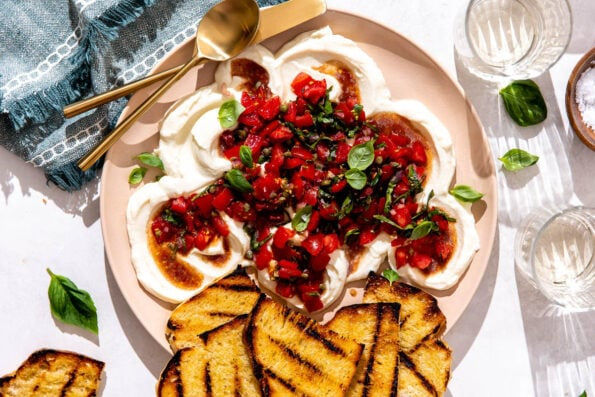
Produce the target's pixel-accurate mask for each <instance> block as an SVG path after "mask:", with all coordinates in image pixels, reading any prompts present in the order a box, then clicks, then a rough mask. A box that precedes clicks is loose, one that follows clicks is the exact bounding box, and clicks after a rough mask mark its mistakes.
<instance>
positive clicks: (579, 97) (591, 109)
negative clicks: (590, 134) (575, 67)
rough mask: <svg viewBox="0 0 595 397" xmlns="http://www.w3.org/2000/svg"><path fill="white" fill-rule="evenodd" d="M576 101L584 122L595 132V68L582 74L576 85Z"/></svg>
mask: <svg viewBox="0 0 595 397" xmlns="http://www.w3.org/2000/svg"><path fill="white" fill-rule="evenodd" d="M575 100H576V103H577V104H578V110H579V111H580V112H581V117H582V118H583V122H584V123H585V124H587V125H588V126H589V127H591V129H592V130H595V67H590V68H589V69H587V70H585V71H584V72H583V74H581V77H580V78H579V79H578V81H577V83H576V96H575Z"/></svg>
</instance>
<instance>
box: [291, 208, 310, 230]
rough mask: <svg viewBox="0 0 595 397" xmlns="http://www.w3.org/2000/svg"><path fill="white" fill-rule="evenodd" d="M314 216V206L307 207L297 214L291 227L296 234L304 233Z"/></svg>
mask: <svg viewBox="0 0 595 397" xmlns="http://www.w3.org/2000/svg"><path fill="white" fill-rule="evenodd" d="M311 216H312V206H310V205H306V206H304V207H302V208H300V209H299V210H297V212H296V213H295V215H294V216H293V219H292V220H291V226H292V227H293V229H294V230H295V231H296V232H303V231H304V230H306V228H307V227H308V223H310V217H311Z"/></svg>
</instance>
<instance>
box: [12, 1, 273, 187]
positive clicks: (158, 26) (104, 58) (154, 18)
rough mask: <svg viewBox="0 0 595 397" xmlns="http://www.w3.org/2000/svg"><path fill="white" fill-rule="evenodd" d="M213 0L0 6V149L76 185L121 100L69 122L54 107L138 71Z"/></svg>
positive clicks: (190, 31)
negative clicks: (82, 165) (85, 158)
mask: <svg viewBox="0 0 595 397" xmlns="http://www.w3.org/2000/svg"><path fill="white" fill-rule="evenodd" d="M283 1H284V0H257V3H258V4H259V6H261V7H262V6H267V5H274V4H277V3H281V2H283ZM217 2H218V0H175V1H174V0H45V1H43V2H38V1H32V0H2V13H0V145H2V146H4V147H5V148H7V149H8V150H10V151H11V152H13V153H15V154H16V155H18V156H19V157H21V158H22V159H24V160H25V161H27V162H29V163H32V164H33V165H34V166H36V167H41V168H43V170H44V171H45V173H46V176H47V178H48V180H49V181H51V182H53V183H55V184H56V185H58V186H59V187H60V188H62V189H65V190H69V191H72V190H76V189H80V188H81V187H82V186H83V184H84V183H85V182H87V181H89V180H90V179H92V178H93V177H94V176H95V174H96V171H97V169H98V168H99V167H100V166H101V165H100V164H96V165H95V166H94V167H93V168H92V169H91V170H89V171H87V172H82V171H80V170H79V169H78V167H77V166H76V162H77V161H78V159H79V158H80V157H82V156H83V154H85V153H87V152H88V151H89V150H90V149H91V148H92V147H93V146H95V145H96V144H97V143H98V142H99V140H100V139H101V137H102V136H104V135H105V134H107V132H109V131H110V130H111V129H113V127H114V126H115V123H116V121H117V119H118V117H119V115H120V113H121V111H122V109H123V108H124V106H125V105H126V102H127V99H126V98H122V99H120V100H118V101H114V102H112V103H109V104H106V105H103V106H101V107H99V108H97V109H94V110H92V111H89V112H87V113H84V114H82V115H79V116H77V117H74V118H72V119H65V118H64V116H63V114H62V109H63V108H64V106H65V105H67V104H69V103H72V102H75V101H77V100H79V99H82V98H85V97H87V96H91V95H93V94H98V93H101V92H104V91H107V90H109V89H110V88H113V87H115V86H119V85H122V84H124V83H128V82H130V81H133V80H136V79H138V78H140V77H142V76H144V75H145V74H147V72H149V71H150V70H151V68H152V67H153V66H154V65H155V64H156V63H157V62H159V60H161V59H163V58H164V57H165V56H167V55H168V54H169V53H170V52H171V50H172V49H174V48H175V47H176V46H177V45H178V44H180V43H182V42H183V41H184V40H186V39H187V38H190V37H192V36H194V34H195V33H196V26H197V25H198V22H199V20H200V18H201V17H202V16H203V15H204V13H205V12H206V11H207V10H208V9H209V8H211V7H212V6H213V5H214V4H216V3H217Z"/></svg>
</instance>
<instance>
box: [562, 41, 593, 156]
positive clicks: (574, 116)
mask: <svg viewBox="0 0 595 397" xmlns="http://www.w3.org/2000/svg"><path fill="white" fill-rule="evenodd" d="M592 67H595V48H592V49H591V50H590V51H589V52H587V53H586V54H585V55H584V56H583V57H582V58H581V59H580V61H578V63H577V64H576V66H575V67H574V70H573V71H572V73H571V74H570V78H569V79H568V85H567V86H566V112H567V113H568V120H569V121H570V125H571V126H572V129H573V130H574V132H575V133H576V135H577V136H578V137H579V138H580V139H581V141H583V142H584V144H585V145H587V146H588V147H589V149H591V150H593V151H595V131H593V129H592V128H591V127H589V126H588V125H587V124H585V122H584V121H583V118H582V116H581V112H580V110H578V104H577V103H576V83H577V81H578V80H579V79H580V78H581V75H582V74H583V72H584V71H585V70H587V69H589V68H592Z"/></svg>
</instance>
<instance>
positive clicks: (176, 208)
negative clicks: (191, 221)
mask: <svg viewBox="0 0 595 397" xmlns="http://www.w3.org/2000/svg"><path fill="white" fill-rule="evenodd" d="M171 210H172V211H173V212H175V213H177V214H184V213H185V212H186V211H188V203H187V202H186V199H185V198H184V197H177V198H175V199H173V200H172V201H171Z"/></svg>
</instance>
